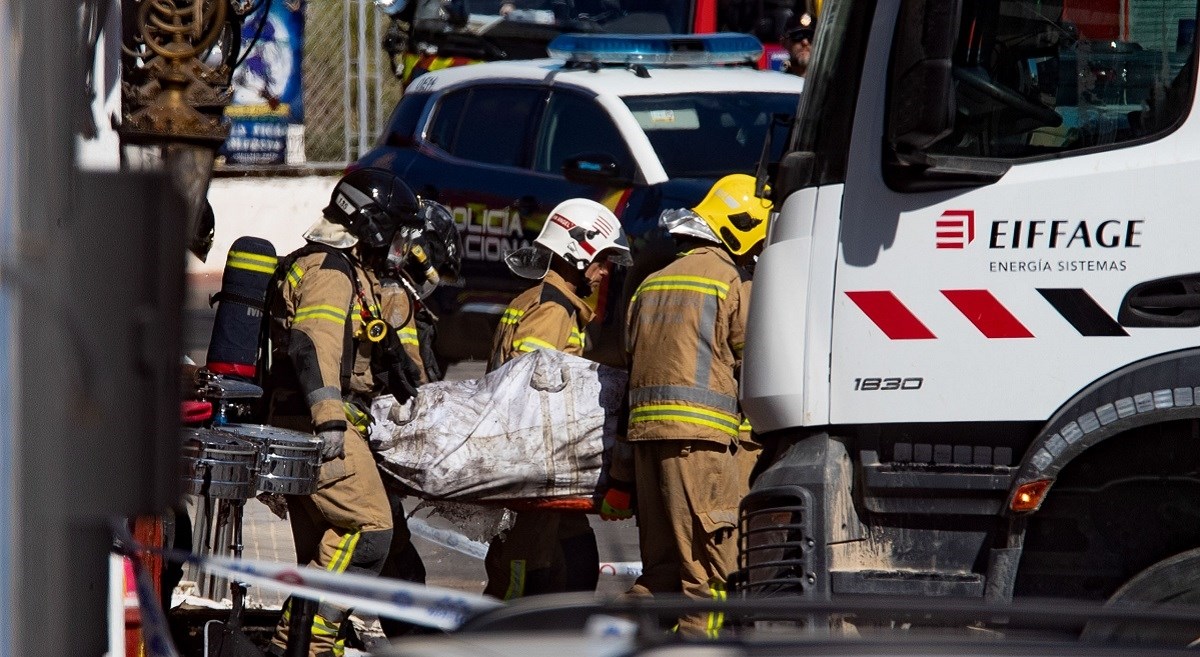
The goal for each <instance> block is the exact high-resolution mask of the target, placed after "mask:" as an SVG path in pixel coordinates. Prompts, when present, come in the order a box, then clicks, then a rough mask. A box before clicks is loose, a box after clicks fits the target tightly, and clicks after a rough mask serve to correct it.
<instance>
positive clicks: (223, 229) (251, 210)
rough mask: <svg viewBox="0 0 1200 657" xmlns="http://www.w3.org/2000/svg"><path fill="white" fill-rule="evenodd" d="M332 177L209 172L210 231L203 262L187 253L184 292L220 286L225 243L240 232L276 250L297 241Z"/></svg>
mask: <svg viewBox="0 0 1200 657" xmlns="http://www.w3.org/2000/svg"><path fill="white" fill-rule="evenodd" d="M337 180H338V177H337V176H321V175H310V176H301V177H273V178H268V177H261V176H249V177H238V178H214V179H213V181H212V184H211V185H210V186H209V190H208V201H209V203H211V204H212V206H213V213H214V214H215V215H216V236H215V237H214V239H213V247H212V250H211V251H209V254H208V259H207V262H200V260H199V259H198V258H196V257H195V256H193V255H192V254H191V253H189V254H188V256H187V259H188V262H187V271H188V293H189V298H190V299H191V300H192V301H194V300H196V299H197V298H200V299H207V297H208V295H209V294H211V293H213V292H216V291H217V290H218V289H220V287H221V273H222V271H223V270H224V268H225V257H226V255H227V254H228V252H229V246H230V245H231V244H233V241H234V240H236V239H237V238H239V237H241V236H243V235H253V236H254V237H261V238H263V239H266V240H268V241H270V242H271V243H272V244H274V245H275V252H276V253H277V254H279V255H285V254H287V253H290V252H291V251H293V250H295V249H297V248H299V247H300V246H301V245H303V244H304V238H303V237H301V235H302V234H303V233H304V231H306V230H308V227H309V226H311V225H312V224H313V223H314V222H316V221H317V219H319V218H320V217H321V210H322V209H323V208H324V207H325V205H326V204H328V203H329V194H330V192H331V191H332V190H333V186H334V184H335V183H336V182H337ZM197 295H202V296H199V297H198V296H197ZM189 305H191V304H189ZM205 305H207V302H205Z"/></svg>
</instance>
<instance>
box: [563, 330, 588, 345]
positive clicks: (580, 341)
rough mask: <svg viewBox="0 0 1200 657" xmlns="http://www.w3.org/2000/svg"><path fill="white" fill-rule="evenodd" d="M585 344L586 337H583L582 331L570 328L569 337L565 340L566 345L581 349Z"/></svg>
mask: <svg viewBox="0 0 1200 657" xmlns="http://www.w3.org/2000/svg"><path fill="white" fill-rule="evenodd" d="M586 342H587V336H586V335H584V333H583V331H580V330H579V329H577V328H575V327H573V326H572V327H571V337H569V338H567V344H569V345H572V346H575V347H583V346H584V344H586Z"/></svg>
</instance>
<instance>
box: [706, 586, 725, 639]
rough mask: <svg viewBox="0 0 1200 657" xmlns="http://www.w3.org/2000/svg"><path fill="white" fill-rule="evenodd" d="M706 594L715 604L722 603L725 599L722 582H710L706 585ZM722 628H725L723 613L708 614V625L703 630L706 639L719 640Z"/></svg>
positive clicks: (713, 612) (712, 612)
mask: <svg viewBox="0 0 1200 657" xmlns="http://www.w3.org/2000/svg"><path fill="white" fill-rule="evenodd" d="M708 593H709V595H711V596H712V599H713V601H715V602H724V601H725V600H726V599H727V594H726V592H725V584H724V583H723V582H717V581H710V582H709V583H708ZM723 627H725V612H723V611H715V610H714V611H710V612H708V625H707V627H706V628H705V633H706V634H707V635H708V638H710V639H716V638H719V637H720V634H721V628H723Z"/></svg>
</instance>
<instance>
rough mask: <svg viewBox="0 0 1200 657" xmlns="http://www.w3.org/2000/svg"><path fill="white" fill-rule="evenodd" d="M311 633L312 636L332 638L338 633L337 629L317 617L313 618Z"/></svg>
mask: <svg viewBox="0 0 1200 657" xmlns="http://www.w3.org/2000/svg"><path fill="white" fill-rule="evenodd" d="M312 633H313V636H334V635H336V634H337V633H338V627H337V626H336V625H334V624H333V623H330V622H329V621H328V620H326V619H325V618H322V617H321V616H319V615H318V616H314V617H313V624H312Z"/></svg>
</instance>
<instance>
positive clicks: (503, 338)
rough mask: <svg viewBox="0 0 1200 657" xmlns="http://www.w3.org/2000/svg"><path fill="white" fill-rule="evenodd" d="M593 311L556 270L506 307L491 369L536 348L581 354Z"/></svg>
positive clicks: (497, 330) (495, 344) (490, 361)
mask: <svg viewBox="0 0 1200 657" xmlns="http://www.w3.org/2000/svg"><path fill="white" fill-rule="evenodd" d="M592 315H593V311H592V308H591V307H590V306H588V305H587V304H586V303H585V302H584V301H583V299H580V298H579V296H578V295H577V294H575V291H574V290H572V289H571V286H570V285H568V284H567V282H566V281H565V280H563V277H562V276H560V275H559V274H558V273H557V272H554V271H551V272H548V273H547V274H546V277H545V278H543V279H542V284H541V285H535V286H533V287H532V288H530V289H528V290H525V291H524V292H522V293H521V294H520V295H518V296H517V298H515V299H513V300H512V303H510V304H509V305H508V308H507V309H505V311H504V314H503V315H502V316H501V317H500V326H499V327H498V328H497V329H496V338H495V341H494V342H493V343H492V356H491V358H490V359H489V360H488V371H489V372H490V371H492V370H494V369H496V368H497V367H500V366H501V365H503V364H505V363H507V362H508V361H510V360H512V359H513V358H516V357H517V356H520V355H521V354H523V353H527V352H530V351H533V350H535V349H555V350H558V351H561V352H563V353H568V354H571V355H572V356H582V355H583V349H584V346H586V342H587V336H586V334H585V333H584V328H585V327H586V326H587V325H588V322H590V321H592Z"/></svg>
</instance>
